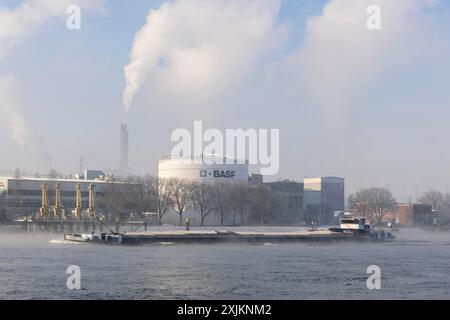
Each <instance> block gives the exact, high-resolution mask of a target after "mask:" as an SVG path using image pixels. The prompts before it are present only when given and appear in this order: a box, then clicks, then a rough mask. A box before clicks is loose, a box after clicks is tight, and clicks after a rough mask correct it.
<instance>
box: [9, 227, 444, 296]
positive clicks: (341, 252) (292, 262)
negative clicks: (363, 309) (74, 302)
mask: <svg viewBox="0 0 450 320" xmlns="http://www.w3.org/2000/svg"><path fill="white" fill-rule="evenodd" d="M277 230H278V229H277ZM397 236H398V239H397V240H396V241H395V242H390V243H334V244H329V243H328V244H321V243H286V244H269V243H266V244H185V245H183V244H170V243H166V244H155V245H146V246H137V247H129V246H102V245H91V244H88V245H86V244H71V243H66V242H64V241H62V240H61V239H62V235H60V234H34V235H26V234H6V233H0V298H1V299H392V298H394V299H417V298H425V299H450V234H448V233H440V234H436V233H425V232H423V231H421V230H416V229H402V230H401V231H400V233H399V234H398V235H397ZM373 264H375V265H378V266H380V268H381V274H382V288H381V290H368V289H367V287H366V280H367V277H368V276H369V275H368V274H367V273H366V269H367V267H368V266H369V265H373ZM69 265H77V266H79V267H80V268H81V286H82V289H81V290H68V289H67V287H66V280H67V277H68V276H69V274H67V273H66V269H67V267H68V266H69Z"/></svg>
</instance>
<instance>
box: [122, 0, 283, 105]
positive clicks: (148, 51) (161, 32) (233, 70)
mask: <svg viewBox="0 0 450 320" xmlns="http://www.w3.org/2000/svg"><path fill="white" fill-rule="evenodd" d="M280 2H281V1H280V0H247V1H241V0H213V1H203V0H175V1H174V2H166V3H164V4H162V5H161V6H160V7H159V8H158V9H155V10H151V11H150V13H149V14H148V16H147V21H146V24H145V25H144V27H142V29H141V30H140V31H139V32H138V33H137V34H136V36H135V39H134V43H133V47H132V51H131V55H130V62H129V64H128V65H127V66H126V67H125V80H126V87H125V89H124V92H123V103H124V108H125V110H126V111H128V110H129V108H130V106H131V104H132V101H133V98H134V96H135V95H136V93H137V91H138V90H139V88H140V87H141V86H142V85H143V83H144V82H145V81H147V80H148V81H149V86H150V87H151V88H152V89H154V90H156V91H159V92H162V94H163V95H166V96H167V95H178V96H183V97H187V96H190V97H201V98H206V99H207V98H209V97H212V96H214V95H216V94H220V93H223V92H224V91H225V90H227V89H228V88H229V87H230V86H231V85H233V84H235V83H236V82H237V81H239V79H240V78H241V77H242V76H243V75H244V74H245V73H246V72H247V71H248V70H249V69H250V68H251V67H252V66H253V65H255V64H256V63H257V62H258V61H259V59H260V58H262V57H263V55H264V52H268V51H270V50H271V49H270V48H271V46H273V44H272V43H271V42H272V39H273V38H277V37H274V34H276V33H278V34H279V35H282V34H283V28H282V27H277V26H276V25H275V24H276V17H277V14H278V11H279V8H280ZM155 88H156V89H155Z"/></svg>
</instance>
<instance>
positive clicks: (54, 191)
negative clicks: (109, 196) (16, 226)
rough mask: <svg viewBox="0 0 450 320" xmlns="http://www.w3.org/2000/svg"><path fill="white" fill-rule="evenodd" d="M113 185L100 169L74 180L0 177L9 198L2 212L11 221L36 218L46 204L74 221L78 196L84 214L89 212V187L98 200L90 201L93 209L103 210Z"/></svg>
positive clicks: (86, 172)
mask: <svg viewBox="0 0 450 320" xmlns="http://www.w3.org/2000/svg"><path fill="white" fill-rule="evenodd" d="M113 183H116V182H113V181H112V179H111V178H110V177H107V176H105V175H104V174H103V172H102V171H99V170H85V172H84V174H83V175H79V176H75V177H73V178H61V177H60V178H49V177H46V178H40V177H25V176H21V177H14V176H0V192H2V193H4V194H5V196H6V202H5V203H6V205H5V208H3V209H4V210H5V211H6V216H7V217H8V218H9V219H14V218H16V217H18V216H31V215H36V214H37V213H39V212H40V210H41V208H42V207H43V201H46V202H47V204H48V208H49V209H50V208H52V209H53V210H54V208H55V207H57V209H56V210H60V214H62V215H63V216H64V217H67V218H71V216H72V210H74V209H75V208H76V207H77V196H78V197H79V202H80V203H79V207H80V209H81V212H86V211H87V209H88V207H89V205H88V204H89V200H90V199H89V197H90V192H89V190H90V188H91V190H92V191H91V196H93V197H94V198H95V201H94V199H91V202H92V203H93V205H95V208H90V210H100V211H101V210H102V209H103V208H102V198H103V197H104V192H105V189H106V187H107V186H108V185H111V184H113ZM77 192H78V195H77ZM43 198H46V199H43ZM57 203H58V205H56V204H57Z"/></svg>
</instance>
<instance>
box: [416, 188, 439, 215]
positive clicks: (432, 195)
mask: <svg viewBox="0 0 450 320" xmlns="http://www.w3.org/2000/svg"><path fill="white" fill-rule="evenodd" d="M417 200H418V201H419V202H420V203H424V204H428V205H430V206H431V207H432V209H433V211H435V212H439V211H440V210H441V208H442V206H443V205H444V201H445V196H444V195H443V194H442V193H441V192H439V191H436V190H431V191H428V192H426V193H424V194H423V195H421V196H420V197H419V199H417Z"/></svg>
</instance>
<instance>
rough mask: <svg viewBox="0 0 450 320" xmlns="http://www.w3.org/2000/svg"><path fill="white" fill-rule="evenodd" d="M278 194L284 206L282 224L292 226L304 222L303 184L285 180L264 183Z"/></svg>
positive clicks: (279, 218) (280, 219)
mask: <svg viewBox="0 0 450 320" xmlns="http://www.w3.org/2000/svg"><path fill="white" fill-rule="evenodd" d="M264 185H266V186H268V187H269V188H270V190H272V192H274V193H275V194H277V195H278V196H279V197H280V199H281V203H282V206H283V209H282V211H283V212H282V216H281V217H278V218H277V219H278V220H279V221H280V222H283V223H286V224H291V223H299V222H301V221H303V218H304V217H303V183H300V182H295V181H290V180H283V181H276V182H268V183H264Z"/></svg>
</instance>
